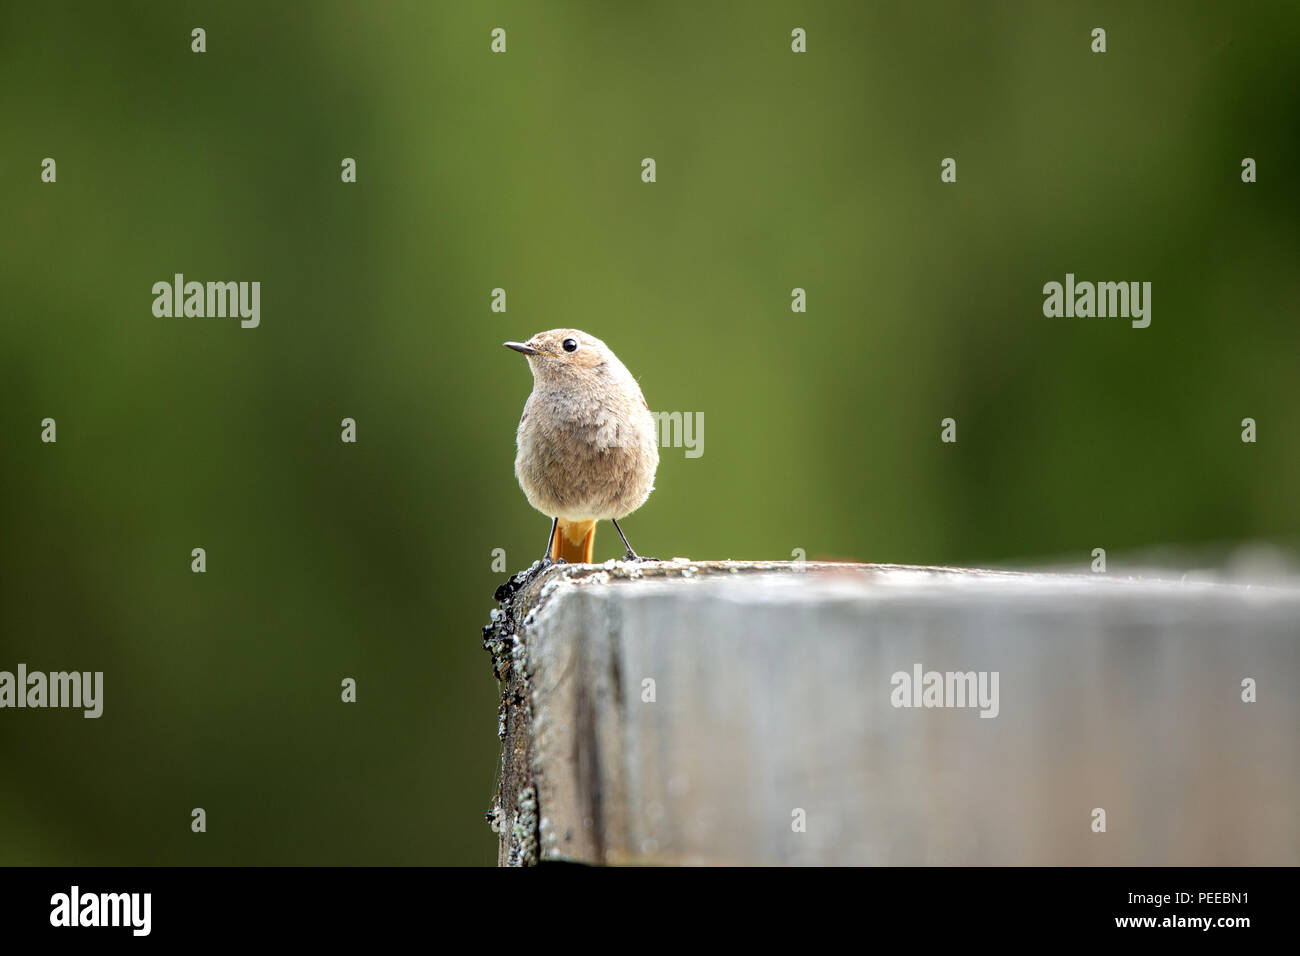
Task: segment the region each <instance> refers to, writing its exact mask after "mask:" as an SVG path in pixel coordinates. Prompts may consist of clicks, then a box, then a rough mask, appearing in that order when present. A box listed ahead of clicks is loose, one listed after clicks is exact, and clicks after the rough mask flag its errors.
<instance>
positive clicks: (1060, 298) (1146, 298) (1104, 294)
mask: <svg viewBox="0 0 1300 956" xmlns="http://www.w3.org/2000/svg"><path fill="white" fill-rule="evenodd" d="M1043 296H1044V298H1043V315H1045V316H1047V317H1048V318H1061V317H1065V318H1067V319H1072V318H1075V317H1076V316H1077V317H1079V318H1083V319H1088V318H1092V317H1093V316H1096V317H1097V318H1100V319H1105V318H1118V319H1132V320H1133V321H1132V325H1133V328H1135V329H1145V328H1146V327H1147V326H1148V325H1150V324H1151V283H1150V282H1075V281H1074V273H1073V272H1067V273H1066V274H1065V284H1064V285H1062V284H1061V283H1059V282H1049V283H1047V284H1046V285H1045V286H1043Z"/></svg>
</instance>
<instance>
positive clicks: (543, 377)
mask: <svg viewBox="0 0 1300 956" xmlns="http://www.w3.org/2000/svg"><path fill="white" fill-rule="evenodd" d="M505 346H506V348H511V349H514V350H515V351H516V352H522V353H523V354H524V355H526V356H528V365H529V367H530V368H531V369H532V372H533V392H532V394H531V395H529V396H528V401H527V402H525V403H524V414H523V417H522V418H520V419H519V433H518V436H517V443H518V446H519V453H518V454H517V455H516V457H515V476H516V477H517V478H518V479H519V486H520V487H521V488H523V490H524V495H525V496H526V497H527V498H528V503H529V504H530V505H532V506H533V507H534V508H536V509H537V510H538V511H540V512H541V513H542V514H544V515H547V516H549V517H550V518H551V519H552V520H551V536H550V538H548V539H547V543H546V554H545V556H544V557H543V561H559V560H563V561H569V562H582V563H589V562H590V561H591V556H592V548H593V546H594V544H595V541H596V522H597V521H600V520H601V519H603V518H608V519H609V520H610V521H612V522H613V523H614V530H615V531H617V532H618V536H619V537H620V538H622V539H623V545H624V546H625V547H626V548H627V559H628V560H633V561H637V560H652V559H644V558H641V557H639V556H638V555H637V553H636V552H635V551H633V550H632V546H631V545H630V544H628V543H627V536H626V535H625V534H623V529H622V528H620V527H619V526H618V519H619V518H624V517H626V516H628V515H630V514H631V513H632V512H633V511H635V510H636V509H637V508H639V507H641V505H643V504H644V503H645V500H646V498H648V497H649V496H650V492H651V491H653V490H654V481H655V469H656V468H658V467H659V444H658V442H657V441H656V434H655V418H654V416H653V415H651V414H650V406H649V405H647V404H646V400H645V398H644V397H642V395H641V388H640V386H638V385H637V383H636V379H634V378H633V377H632V373H631V372H629V371H628V370H627V367H626V366H624V364H623V363H622V362H620V361H619V360H618V356H616V355H615V354H614V353H613V352H611V351H610V350H609V348H608V347H607V346H606V345H605V343H604V342H602V341H601V340H600V339H598V338H596V337H595V336H593V335H588V334H587V333H586V332H580V331H579V330H577V329H552V330H551V331H549V332H539V333H537V334H536V335H534V336H533V337H532V338H531V339H529V340H528V341H527V342H506V343H505Z"/></svg>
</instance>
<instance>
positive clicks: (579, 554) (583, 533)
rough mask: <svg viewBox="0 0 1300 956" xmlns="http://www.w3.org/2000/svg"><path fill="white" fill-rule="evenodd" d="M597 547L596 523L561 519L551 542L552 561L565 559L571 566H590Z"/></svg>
mask: <svg viewBox="0 0 1300 956" xmlns="http://www.w3.org/2000/svg"><path fill="white" fill-rule="evenodd" d="M595 547H596V522H594V521H565V520H564V519H563V518H561V519H560V523H559V525H557V526H556V528H555V540H554V541H552V542H551V560H553V561H558V560H560V559H561V558H563V559H564V560H565V561H568V562H569V563H570V564H590V563H591V555H592V552H593V551H594V550H595Z"/></svg>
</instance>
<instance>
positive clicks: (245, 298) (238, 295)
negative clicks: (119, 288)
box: [153, 272, 262, 329]
mask: <svg viewBox="0 0 1300 956" xmlns="http://www.w3.org/2000/svg"><path fill="white" fill-rule="evenodd" d="M153 294H154V300H153V314H154V315H156V316H158V318H160V319H170V318H172V317H173V316H174V317H176V318H182V317H184V318H197V319H202V318H217V319H224V318H227V317H229V318H238V319H240V320H241V321H240V323H239V324H240V325H241V326H243V327H244V328H246V329H255V328H257V326H258V325H259V324H260V323H261V321H262V283H260V282H208V283H203V282H186V281H185V276H184V274H183V273H180V272H178V273H176V274H175V275H174V276H173V277H172V281H170V282H168V281H167V280H166V279H163V280H161V281H158V282H155V283H154V284H153Z"/></svg>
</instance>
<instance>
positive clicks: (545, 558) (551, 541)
mask: <svg viewBox="0 0 1300 956" xmlns="http://www.w3.org/2000/svg"><path fill="white" fill-rule="evenodd" d="M559 526H560V519H559V518H552V519H551V535H550V537H549V538H547V539H546V550H545V551H543V552H542V567H544V568H545V567H549V566H550V565H552V564H563V563H564V559H563V558H560V559H559V560H558V561H556V560H555V559H554V558H552V557H551V548H552V547H553V546H554V545H555V529H556V528H558V527H559Z"/></svg>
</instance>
